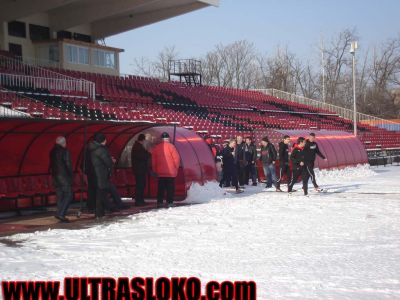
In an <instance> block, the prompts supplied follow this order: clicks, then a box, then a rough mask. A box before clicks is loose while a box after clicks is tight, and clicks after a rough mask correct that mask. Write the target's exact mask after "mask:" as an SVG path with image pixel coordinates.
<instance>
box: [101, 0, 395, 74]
mask: <svg viewBox="0 0 400 300" xmlns="http://www.w3.org/2000/svg"><path fill="white" fill-rule="evenodd" d="M346 28H350V29H351V28H356V29H357V32H358V34H359V36H360V37H361V38H360V41H359V43H360V47H364V48H366V46H371V45H375V44H376V45H379V43H381V42H383V41H385V40H386V39H388V38H391V37H396V36H399V34H400V0H221V1H220V6H219V7H217V8H215V7H208V8H204V9H201V10H198V11H195V12H192V13H189V14H186V15H182V16H179V17H176V18H172V19H169V20H165V21H161V22H159V23H155V24H152V25H149V26H145V27H142V28H138V29H136V30H132V31H129V32H125V33H122V34H119V35H116V36H113V37H110V38H108V39H107V40H106V42H107V44H108V45H110V46H115V47H120V48H123V49H125V52H124V53H122V54H121V72H122V73H132V69H133V68H132V66H131V64H132V63H133V61H134V58H140V57H147V58H149V59H153V58H154V57H155V56H156V55H157V54H158V52H159V51H160V50H161V49H162V48H164V47H165V46H172V45H175V46H176V48H177V50H178V52H179V56H180V58H191V57H199V56H201V55H203V54H204V53H206V52H207V51H208V50H210V49H212V48H213V47H214V46H215V45H217V44H219V43H223V44H227V43H231V42H234V41H237V40H242V39H246V40H248V41H250V42H253V43H254V44H255V46H256V48H257V49H258V50H259V51H260V52H262V53H271V52H273V51H274V50H275V49H276V47H277V46H278V45H281V46H285V45H288V46H289V50H290V51H291V52H293V53H295V54H297V55H298V56H300V57H302V58H304V59H313V58H315V57H318V52H317V51H318V50H317V47H318V43H319V41H320V39H321V36H324V39H326V40H328V39H329V38H330V37H332V36H333V35H335V34H337V33H338V32H340V31H342V30H343V29H346Z"/></svg>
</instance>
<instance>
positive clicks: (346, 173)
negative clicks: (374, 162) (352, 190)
mask: <svg viewBox="0 0 400 300" xmlns="http://www.w3.org/2000/svg"><path fill="white" fill-rule="evenodd" d="M315 175H316V177H317V182H320V183H322V184H325V183H332V182H335V183H336V182H341V181H352V180H354V179H360V178H365V177H370V176H376V175H377V173H375V172H374V171H373V170H372V169H371V167H370V165H368V164H365V165H358V166H357V167H346V168H344V169H330V170H319V169H315Z"/></svg>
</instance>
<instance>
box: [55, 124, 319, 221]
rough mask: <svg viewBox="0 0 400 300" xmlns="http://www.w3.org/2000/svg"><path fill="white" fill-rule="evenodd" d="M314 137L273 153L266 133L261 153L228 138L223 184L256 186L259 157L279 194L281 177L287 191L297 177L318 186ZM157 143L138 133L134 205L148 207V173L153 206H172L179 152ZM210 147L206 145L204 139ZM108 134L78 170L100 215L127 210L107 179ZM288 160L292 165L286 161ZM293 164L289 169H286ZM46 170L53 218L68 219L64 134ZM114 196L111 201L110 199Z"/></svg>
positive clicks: (69, 178)
mask: <svg viewBox="0 0 400 300" xmlns="http://www.w3.org/2000/svg"><path fill="white" fill-rule="evenodd" d="M315 139H316V136H315V134H314V133H310V135H309V136H308V138H307V139H306V138H304V137H299V138H298V139H297V142H296V143H295V144H294V145H293V147H292V149H291V148H290V137H289V136H287V135H286V136H284V137H283V139H282V141H281V142H280V143H279V149H278V151H276V149H275V147H274V145H273V144H272V143H271V142H270V140H269V139H268V137H264V138H262V140H261V141H260V144H259V146H260V151H259V152H258V151H257V147H256V144H255V142H254V141H253V139H252V138H251V137H246V138H245V139H244V140H243V138H242V137H241V136H238V137H236V139H230V140H228V141H226V142H225V143H224V145H223V148H222V150H221V151H219V152H220V153H219V155H220V156H222V179H221V181H220V186H221V187H223V186H224V187H229V186H233V187H235V189H236V191H237V192H241V191H243V189H244V188H245V185H249V183H250V179H251V182H252V185H253V186H257V184H258V182H257V179H258V176H257V168H256V163H257V160H259V161H261V163H262V167H263V171H264V175H265V179H266V188H272V187H274V188H275V190H276V191H277V192H282V190H281V183H282V180H283V178H284V176H286V177H287V180H288V189H287V191H288V192H289V193H291V192H293V191H294V190H293V186H294V184H295V183H296V182H297V180H298V178H299V177H301V178H302V181H303V191H304V194H305V195H307V194H308V181H309V179H310V178H311V181H312V183H313V185H314V188H315V189H316V190H319V187H318V184H317V182H316V179H315V173H314V162H315V159H316V155H319V156H320V157H321V158H323V159H325V160H326V157H325V156H324V155H323V154H322V153H321V151H320V150H319V147H318V144H317V143H316V141H315ZM160 140H161V141H160V142H159V143H157V144H155V145H153V142H152V141H149V139H148V138H146V135H145V134H139V135H138V137H137V139H136V140H135V143H134V145H133V146H132V151H131V164H132V171H133V174H134V176H135V180H136V184H135V195H134V198H135V205H137V206H142V205H146V202H145V200H144V195H145V187H146V180H147V178H148V175H150V176H153V177H156V178H157V179H158V190H157V207H163V205H164V204H163V199H164V197H165V196H166V204H167V206H171V205H173V199H174V192H175V178H176V177H177V175H178V170H179V167H180V165H181V160H180V156H179V153H178V151H177V149H176V148H175V146H174V145H173V144H172V143H171V141H170V137H169V135H168V133H166V132H164V133H162V135H161V137H160ZM208 144H209V145H210V143H208ZM106 145H107V139H106V136H105V135H104V134H102V133H100V132H99V133H96V134H95V135H94V137H93V139H92V140H91V141H90V142H89V143H88V145H87V146H86V147H85V153H84V159H83V163H82V171H83V173H84V174H85V175H86V179H87V209H88V211H89V212H92V213H94V214H95V216H96V218H102V217H104V215H105V211H106V210H110V211H113V210H119V209H123V208H126V207H127V205H126V204H124V203H123V201H122V199H121V197H120V195H119V193H118V190H117V188H116V186H115V185H114V184H113V182H112V181H111V176H112V174H113V169H114V165H115V163H116V159H115V158H113V157H112V156H111V154H110V152H109V150H108V148H107V146H106ZM210 149H211V151H212V153H213V155H218V153H217V151H216V149H213V148H212V147H210ZM290 162H291V164H290ZM276 164H279V174H276ZM290 165H291V167H290ZM50 169H51V174H52V177H53V183H54V186H55V188H56V195H57V215H56V218H57V219H59V220H60V221H62V222H68V219H67V218H66V213H67V211H68V207H69V205H70V203H71V202H72V199H73V181H74V180H73V179H74V172H73V167H72V162H71V157H70V153H69V151H68V149H67V140H66V138H65V137H63V136H59V137H57V139H56V143H55V146H54V147H53V149H52V150H51V152H50ZM110 198H111V199H112V202H113V204H112V203H111V202H110V201H109V199H110Z"/></svg>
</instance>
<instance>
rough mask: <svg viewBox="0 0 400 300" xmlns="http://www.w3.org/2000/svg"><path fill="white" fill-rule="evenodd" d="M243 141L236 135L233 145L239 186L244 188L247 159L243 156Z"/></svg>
mask: <svg viewBox="0 0 400 300" xmlns="http://www.w3.org/2000/svg"><path fill="white" fill-rule="evenodd" d="M244 145H245V143H244V141H243V137H242V136H240V135H239V136H237V137H236V147H235V161H236V166H237V177H238V181H239V185H240V187H242V188H244V180H245V178H244V177H245V173H246V170H245V169H246V166H247V161H246V159H245V157H244Z"/></svg>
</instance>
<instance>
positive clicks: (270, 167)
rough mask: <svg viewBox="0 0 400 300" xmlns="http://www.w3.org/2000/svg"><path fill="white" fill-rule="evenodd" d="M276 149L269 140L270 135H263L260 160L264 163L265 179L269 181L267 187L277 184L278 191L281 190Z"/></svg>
mask: <svg viewBox="0 0 400 300" xmlns="http://www.w3.org/2000/svg"><path fill="white" fill-rule="evenodd" d="M276 156H277V153H276V149H275V147H274V145H273V144H272V143H271V142H270V141H269V139H268V137H263V138H262V140H261V154H260V160H261V162H262V165H263V170H264V175H265V179H266V181H267V184H266V186H265V187H266V188H270V187H272V185H274V186H275V188H276V191H278V192H280V189H279V188H278V186H277V183H276V180H277V179H276V172H275V160H276Z"/></svg>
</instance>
